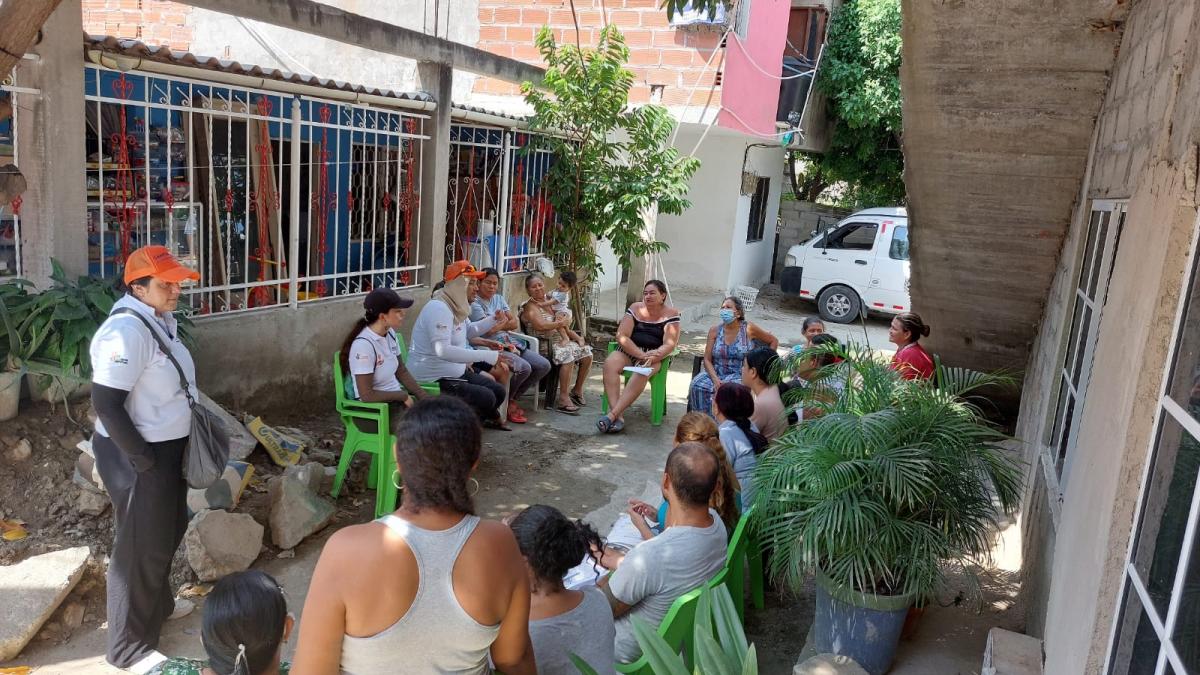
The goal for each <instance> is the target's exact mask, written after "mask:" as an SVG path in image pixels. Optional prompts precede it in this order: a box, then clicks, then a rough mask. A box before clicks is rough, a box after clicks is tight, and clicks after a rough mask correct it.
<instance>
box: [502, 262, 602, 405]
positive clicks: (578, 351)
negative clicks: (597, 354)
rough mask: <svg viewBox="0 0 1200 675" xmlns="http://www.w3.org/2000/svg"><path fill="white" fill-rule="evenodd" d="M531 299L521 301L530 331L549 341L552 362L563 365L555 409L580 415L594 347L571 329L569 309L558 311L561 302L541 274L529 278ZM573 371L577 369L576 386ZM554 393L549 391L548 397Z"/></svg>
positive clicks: (524, 317) (528, 288)
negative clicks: (548, 287)
mask: <svg viewBox="0 0 1200 675" xmlns="http://www.w3.org/2000/svg"><path fill="white" fill-rule="evenodd" d="M525 292H526V293H528V294H529V300H528V301H527V302H525V304H523V305H521V309H520V314H521V320H522V321H523V322H524V323H525V327H526V328H528V329H529V333H530V334H531V335H533V336H534V337H536V338H538V339H539V340H541V341H542V343H543V344H544V345H546V354H547V356H549V358H550V361H551V363H553V364H554V365H555V366H558V367H559V368H560V370H559V373H558V398H557V401H556V402H555V405H554V409H555V410H557V411H559V412H561V413H565V414H567V415H578V414H579V408H580V407H581V406H583V405H584V399H583V384H584V382H586V381H587V376H588V371H590V370H591V368H592V348H591V347H589V346H588V345H587V341H585V340H584V339H583V337H582V336H581V335H579V334H578V333H576V332H575V331H573V330H571V315H570V313H569V312H556V311H555V306H556V305H557V304H558V303H557V302H555V301H554V300H553V298H550V297H549V296H548V294H547V292H546V281H545V279H543V278H542V277H541V276H539V275H537V274H531V275H529V276H528V277H526V278H525ZM572 371H574V372H575V377H574V387H572V377H571V374H572ZM550 396H551V393H550V392H546V397H547V398H549V397H550Z"/></svg>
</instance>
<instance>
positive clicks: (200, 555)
mask: <svg viewBox="0 0 1200 675" xmlns="http://www.w3.org/2000/svg"><path fill="white" fill-rule="evenodd" d="M263 532H264V528H263V526H262V525H260V524H258V522H257V521H255V520H254V518H252V517H251V516H250V515H248V514H245V513H229V512H228V511H202V512H201V513H199V514H197V515H196V517H195V518H192V522H190V523H188V528H187V532H186V533H185V534H184V535H183V543H184V546H185V547H186V551H187V560H188V564H189V565H191V567H192V569H193V570H194V571H195V572H196V576H198V577H199V578H200V581H204V582H209V581H216V580H217V579H220V578H221V577H223V576H226V575H228V574H233V573H234V572H241V571H242V570H245V569H249V568H250V565H252V564H253V563H254V560H255V559H256V558H258V552H259V551H260V550H261V549H262V541H263Z"/></svg>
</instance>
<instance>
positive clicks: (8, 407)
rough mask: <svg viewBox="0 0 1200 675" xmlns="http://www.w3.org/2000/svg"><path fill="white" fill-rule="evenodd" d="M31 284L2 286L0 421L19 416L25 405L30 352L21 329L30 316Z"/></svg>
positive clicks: (0, 305) (14, 283) (12, 282)
mask: <svg viewBox="0 0 1200 675" xmlns="http://www.w3.org/2000/svg"><path fill="white" fill-rule="evenodd" d="M28 285H29V282H27V281H25V280H24V279H15V280H13V281H10V282H5V283H3V284H0V329H2V330H0V421H2V420H10V419H12V418H14V417H16V416H17V411H18V409H19V406H20V402H21V380H22V378H23V377H24V376H25V367H24V361H25V359H26V357H27V356H28V353H27V349H26V343H25V341H24V340H22V339H21V336H20V334H19V333H18V332H17V327H18V326H19V325H20V324H21V322H22V320H23V319H24V318H25V315H26V314H27V313H28V304H29V302H30V295H29V293H28V291H26V286H28Z"/></svg>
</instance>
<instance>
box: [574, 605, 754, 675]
mask: <svg viewBox="0 0 1200 675" xmlns="http://www.w3.org/2000/svg"><path fill="white" fill-rule="evenodd" d="M633 634H634V637H636V638H637V641H638V646H640V647H641V648H642V653H643V654H645V655H646V659H647V660H648V661H649V665H650V668H651V670H653V671H654V672H655V673H658V674H659V675H690V674H691V673H692V672H695V673H696V674H697V675H758V656H757V654H756V653H755V650H754V645H752V644H749V643H748V642H747V640H746V632H745V631H744V630H743V629H742V622H741V619H739V618H738V614H737V609H736V608H735V607H734V605H733V598H732V597H731V596H730V595H729V589H728V588H726V587H725V585H723V584H722V585H720V586H717V588H716V589H712V588H709V587H707V586H705V588H704V590H703V591H701V592H700V599H699V601H698V602H697V604H696V625H695V633H694V638H693V640H694V642H693V643H692V644H693V645H694V646H695V655H696V656H695V661H696V663H695V664H694V666H695V669H694V671H690V670H688V666H687V663H685V662H684V660H683V657H682V656H681V655H679V654H677V653H675V651H674V650H673V649H671V647H670V645H668V644H667V641H666V640H664V639H663V638H662V636H660V635H659V634H658V631H657V630H655V629H654V627H652V626H651V625H650V624H648V623H646V622H645V621H643V620H642V619H641V618H640V617H636V616H635V617H633ZM571 661H572V662H573V663H574V664H575V668H576V669H578V670H579V672H580V673H582V674H583V675H597V674H596V670H595V669H594V668H592V667H591V666H590V665H588V664H587V663H585V662H584V661H583V660H582V659H580V658H579V657H578V656H575V655H574V654H572V655H571Z"/></svg>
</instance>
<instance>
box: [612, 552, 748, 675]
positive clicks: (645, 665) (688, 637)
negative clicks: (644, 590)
mask: <svg viewBox="0 0 1200 675" xmlns="http://www.w3.org/2000/svg"><path fill="white" fill-rule="evenodd" d="M705 585H706V586H708V587H709V589H715V588H717V587H719V586H722V585H724V586H725V587H727V588H728V586H729V566H728V565H726V566H725V567H722V568H721V571H720V572H717V575H716V576H715V577H713V578H712V579H709V580H708V583H707V584H705ZM702 590H703V589H701V588H697V589H694V590H691V591H688V592H687V593H685V594H683V595H681V596H679V597H678V598H676V599H675V602H673V603H671V609H669V610H667V615H666V616H665V617H663V620H662V623H660V624H659V625H658V634H659V636H660V637H662V639H663V640H665V641H666V643H667V645H668V646H670V648H671V649H672V650H673V651H675V652H676V653H681V654H683V660H684V662H685V663H687V664H689V665H691V664H694V663H695V648H694V645H693V644H692V641H693V639H694V633H695V632H696V605H697V604H698V603H699V601H700V593H701V591H702ZM615 667H616V670H617V672H618V673H633V674H636V675H655V673H654V670H653V669H652V668H651V667H650V660H649V659H648V658H647V657H646V655H644V654H643V655H642V656H641V657H640V658H638V660H637V661H634V662H633V663H618V664H616V665H615Z"/></svg>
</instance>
